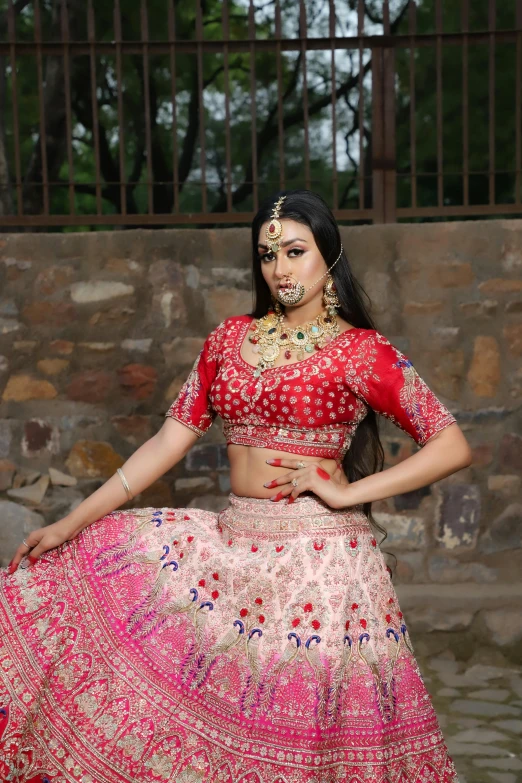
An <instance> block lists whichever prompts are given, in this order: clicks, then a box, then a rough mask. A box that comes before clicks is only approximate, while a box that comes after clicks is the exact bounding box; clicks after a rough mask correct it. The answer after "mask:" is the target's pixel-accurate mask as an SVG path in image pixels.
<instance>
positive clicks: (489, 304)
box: [459, 299, 498, 318]
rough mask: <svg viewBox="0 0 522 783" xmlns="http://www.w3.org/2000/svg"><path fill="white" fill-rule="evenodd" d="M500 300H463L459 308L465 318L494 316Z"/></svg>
mask: <svg viewBox="0 0 522 783" xmlns="http://www.w3.org/2000/svg"><path fill="white" fill-rule="evenodd" d="M497 308H498V302H497V301H495V300H494V299H484V301H482V302H461V303H460V304H459V309H460V310H461V312H462V314H463V315H464V317H465V318H492V317H493V316H494V315H496V312H497Z"/></svg>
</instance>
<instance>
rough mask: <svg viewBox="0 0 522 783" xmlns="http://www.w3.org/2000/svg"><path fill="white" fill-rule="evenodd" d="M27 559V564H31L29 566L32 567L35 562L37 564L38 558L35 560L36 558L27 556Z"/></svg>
mask: <svg viewBox="0 0 522 783" xmlns="http://www.w3.org/2000/svg"><path fill="white" fill-rule="evenodd" d="M27 559H28V560H29V562H30V563H31V565H34V564H35V563H36V562H38V558H37V557H32V556H31V555H29V556H28V557H27Z"/></svg>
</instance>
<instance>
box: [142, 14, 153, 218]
mask: <svg viewBox="0 0 522 783" xmlns="http://www.w3.org/2000/svg"><path fill="white" fill-rule="evenodd" d="M140 20H141V30H142V35H143V49H142V62H143V101H144V104H145V106H144V108H145V147H146V150H147V179H148V182H147V204H148V210H149V214H152V213H154V184H153V182H152V180H153V178H154V175H153V168H152V117H151V113H150V71H149V15H148V10H147V0H141V3H140Z"/></svg>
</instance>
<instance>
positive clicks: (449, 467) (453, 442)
mask: <svg viewBox="0 0 522 783" xmlns="http://www.w3.org/2000/svg"><path fill="white" fill-rule="evenodd" d="M267 462H268V464H274V460H267ZM470 464H471V449H470V447H469V445H468V442H467V440H466V438H465V437H464V435H463V433H462V430H461V429H460V427H459V426H458V424H457V423H453V424H450V425H448V426H447V427H446V428H445V429H443V430H441V431H440V432H438V433H437V434H436V435H433V436H432V437H431V438H430V439H429V440H428V442H427V443H426V444H425V445H424V446H423V447H422V449H421V450H420V451H418V452H417V453H416V454H413V455H412V456H411V457H408V458H407V459H405V460H403V462H400V463H399V464H398V465H394V466H393V467H391V468H387V469H386V470H383V471H382V472H380V473H374V474H372V475H371V476H365V478H362V479H359V480H358V481H354V482H352V483H351V484H348V483H347V481H346V477H345V475H344V473H343V472H342V470H337V471H336V472H335V473H334V474H333V475H330V473H328V472H327V471H326V470H323V469H322V468H321V466H320V464H319V463H318V462H311V463H309V464H308V465H307V466H306V467H305V468H301V469H299V461H298V460H296V459H278V460H277V465H278V466H280V467H283V468H291V469H292V472H291V473H285V474H284V475H283V476H279V477H278V478H277V479H274V480H273V481H271V482H269V483H267V484H265V487H270V488H275V487H277V488H278V489H279V492H278V493H277V494H276V495H274V496H272V497H271V498H270V499H271V500H274V501H280V500H283V499H284V498H288V502H289V503H293V502H294V500H295V498H296V497H297V496H298V495H300V494H301V493H302V492H307V491H310V492H313V493H314V494H315V495H318V497H320V498H322V500H324V501H325V503H328V505H329V506H331V507H332V508H348V507H350V506H357V505H359V504H362V503H371V502H373V501H374V500H383V499H384V498H389V497H393V495H398V494H401V493H403V492H412V491H413V490H414V489H420V487H425V486H426V485H427V484H432V483H433V482H434V481H439V479H441V478H444V477H445V476H449V475H450V473H455V472H456V471H457V470H461V469H462V468H465V467H467V466H468V465H470ZM293 478H297V481H298V486H297V487H293V486H292V484H291V481H292V479H293Z"/></svg>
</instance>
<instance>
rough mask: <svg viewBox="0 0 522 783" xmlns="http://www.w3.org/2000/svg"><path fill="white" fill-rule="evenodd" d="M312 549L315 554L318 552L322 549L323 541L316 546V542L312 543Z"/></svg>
mask: <svg viewBox="0 0 522 783" xmlns="http://www.w3.org/2000/svg"><path fill="white" fill-rule="evenodd" d="M314 549H315V551H316V552H320V551H321V549H324V541H321V543H320V544H318V543H317V541H314Z"/></svg>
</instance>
